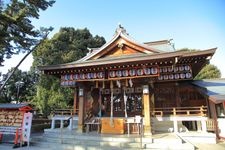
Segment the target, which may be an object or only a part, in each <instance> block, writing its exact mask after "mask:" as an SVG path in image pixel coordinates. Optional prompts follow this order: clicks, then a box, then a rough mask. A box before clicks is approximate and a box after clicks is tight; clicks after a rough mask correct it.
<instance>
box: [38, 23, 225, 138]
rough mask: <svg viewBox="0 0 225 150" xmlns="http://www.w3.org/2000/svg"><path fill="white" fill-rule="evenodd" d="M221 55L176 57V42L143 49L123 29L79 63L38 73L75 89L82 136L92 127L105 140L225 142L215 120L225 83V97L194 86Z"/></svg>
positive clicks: (192, 53)
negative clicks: (172, 137)
mask: <svg viewBox="0 0 225 150" xmlns="http://www.w3.org/2000/svg"><path fill="white" fill-rule="evenodd" d="M216 49H217V48H212V49H208V50H199V51H182V50H181V51H177V50H176V49H175V48H174V45H173V44H172V43H171V40H162V41H153V42H146V43H139V42H137V41H135V40H134V39H133V38H132V37H131V36H130V35H129V34H128V33H127V32H126V30H125V29H124V28H123V27H121V26H119V27H118V28H117V29H116V31H115V34H114V36H113V38H112V39H111V40H110V41H109V42H107V43H106V44H104V45H103V46H101V47H99V48H88V50H89V52H88V53H87V55H86V56H85V57H83V58H81V59H80V60H77V61H74V62H70V63H65V64H58V65H50V66H41V67H39V69H40V70H41V71H43V73H44V74H46V75H53V76H56V77H58V78H60V80H61V86H64V87H68V88H72V89H74V92H75V94H74V106H73V107H74V111H76V110H78V130H79V131H81V132H84V131H85V128H87V126H88V125H89V124H92V123H93V124H97V125H99V128H98V131H99V133H100V134H101V133H108V134H126V133H129V134H132V133H136V132H140V130H141V132H143V134H144V135H151V134H154V133H156V132H185V131H189V130H191V131H202V132H214V133H216V134H217V136H218V137H219V136H224V137H225V130H224V129H221V128H222V127H220V125H219V123H218V121H217V119H218V115H216V114H218V112H217V105H218V104H219V107H220V113H221V114H222V115H224V106H225V103H224V101H225V90H224V89H225V82H224V80H221V81H219V82H220V83H221V84H223V85H222V87H221V88H222V89H223V91H222V93H216V94H214V95H211V96H210V95H209V93H207V92H205V90H206V91H207V89H206V88H207V87H206V85H205V84H201V83H203V82H204V83H205V82H207V83H209V82H211V81H195V80H194V78H195V76H196V75H197V74H198V73H199V72H200V71H201V69H202V68H203V67H204V66H205V65H206V64H208V63H209V61H210V59H211V58H212V57H213V55H214V53H215V52H216ZM217 81H218V80H214V81H212V82H213V83H217ZM214 86H215V84H214ZM96 118H97V119H96ZM223 121H224V120H223ZM136 123H137V124H139V125H142V127H140V126H138V127H135V125H136Z"/></svg>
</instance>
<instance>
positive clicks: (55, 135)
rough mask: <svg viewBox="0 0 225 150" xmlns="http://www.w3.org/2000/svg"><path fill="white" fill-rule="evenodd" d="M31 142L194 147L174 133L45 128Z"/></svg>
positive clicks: (93, 147) (65, 148)
mask: <svg viewBox="0 0 225 150" xmlns="http://www.w3.org/2000/svg"><path fill="white" fill-rule="evenodd" d="M31 144H32V145H35V146H36V147H40V149H51V150H53V149H61V150H114V149H115V150H126V149H127V150H128V149H129V150H136V149H179V150H180V149H181V150H182V149H183V150H192V149H195V148H194V146H193V145H192V144H190V143H187V142H185V141H183V140H182V139H181V138H179V136H177V135H176V134H174V133H165V134H156V135H153V136H140V135H137V134H130V135H127V134H124V135H112V134H110V135H109V134H98V133H96V132H89V133H78V132H76V130H72V131H70V130H68V129H54V130H45V133H44V134H43V135H39V136H33V137H32V140H31Z"/></svg>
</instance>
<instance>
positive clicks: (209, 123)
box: [206, 119, 216, 131]
mask: <svg viewBox="0 0 225 150" xmlns="http://www.w3.org/2000/svg"><path fill="white" fill-rule="evenodd" d="M206 127H207V131H215V130H216V125H215V120H214V119H207V120H206Z"/></svg>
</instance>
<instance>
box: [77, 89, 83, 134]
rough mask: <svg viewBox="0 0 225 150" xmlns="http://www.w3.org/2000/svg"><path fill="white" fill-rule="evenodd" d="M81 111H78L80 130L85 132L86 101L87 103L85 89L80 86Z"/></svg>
mask: <svg viewBox="0 0 225 150" xmlns="http://www.w3.org/2000/svg"><path fill="white" fill-rule="evenodd" d="M78 97H79V111H78V132H83V126H84V103H85V89H84V88H83V87H79V93H78Z"/></svg>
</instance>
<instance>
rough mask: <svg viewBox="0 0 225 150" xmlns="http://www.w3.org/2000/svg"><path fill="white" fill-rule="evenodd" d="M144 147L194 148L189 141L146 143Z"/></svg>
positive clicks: (173, 149) (172, 149) (190, 149)
mask: <svg viewBox="0 0 225 150" xmlns="http://www.w3.org/2000/svg"><path fill="white" fill-rule="evenodd" d="M145 149H167V150H168V149H171V150H195V147H194V146H193V145H191V144H189V143H183V144H169V143H167V144H160V143H152V144H146V147H145Z"/></svg>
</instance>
